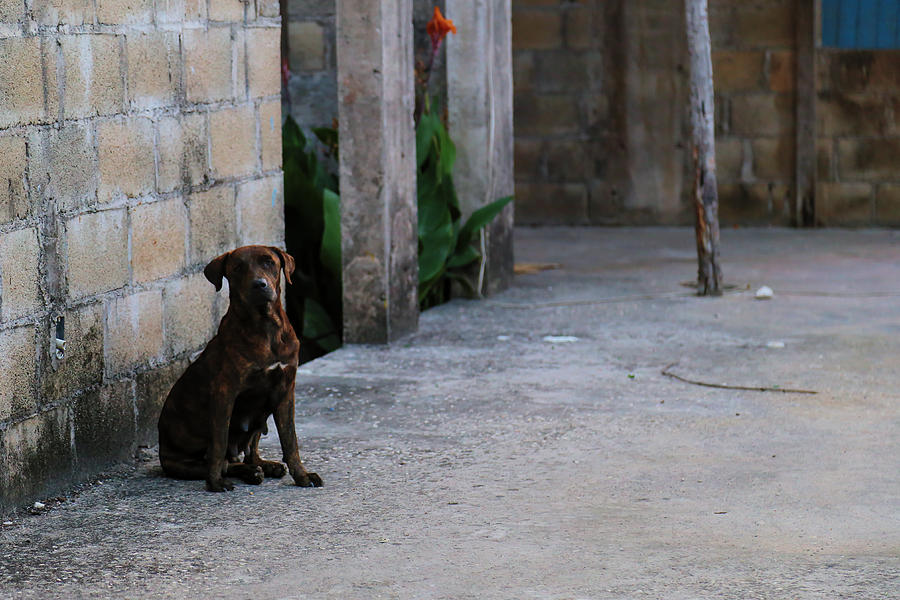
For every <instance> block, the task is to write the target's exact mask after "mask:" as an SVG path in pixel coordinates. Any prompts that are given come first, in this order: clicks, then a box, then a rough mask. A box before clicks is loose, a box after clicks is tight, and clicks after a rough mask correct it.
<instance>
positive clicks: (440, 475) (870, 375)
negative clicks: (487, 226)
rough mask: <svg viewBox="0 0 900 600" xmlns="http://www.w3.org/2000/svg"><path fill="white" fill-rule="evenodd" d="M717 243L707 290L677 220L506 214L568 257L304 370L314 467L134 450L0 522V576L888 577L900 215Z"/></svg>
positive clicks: (145, 592) (661, 592)
mask: <svg viewBox="0 0 900 600" xmlns="http://www.w3.org/2000/svg"><path fill="white" fill-rule="evenodd" d="M722 241H723V245H722V260H723V267H724V271H725V277H726V283H728V284H729V286H730V287H729V289H728V291H727V293H726V294H725V295H724V296H722V297H721V298H714V299H710V298H697V297H695V296H694V295H693V293H692V291H691V289H689V288H688V287H685V286H684V285H682V284H683V283H685V282H690V281H692V280H693V278H694V277H695V275H696V259H695V255H694V245H693V244H694V239H693V233H692V232H691V231H689V230H687V229H614V230H611V229H563V228H550V229H521V230H518V231H517V232H516V252H517V262H520V263H523V264H524V263H530V264H531V265H546V266H551V265H554V264H555V265H557V267H556V268H550V269H547V270H541V269H539V268H532V269H530V270H528V271H529V272H528V273H527V274H523V275H519V276H517V278H516V282H515V286H514V287H513V288H512V289H510V290H509V291H507V292H505V293H503V294H500V295H498V296H495V297H493V298H491V299H489V300H486V301H478V302H476V301H462V300H459V301H454V302H452V303H450V304H448V305H445V306H442V307H438V308H436V309H433V310H430V311H428V312H426V313H425V314H423V315H422V318H421V324H420V329H419V332H418V333H416V334H415V335H413V336H410V337H409V338H406V339H403V340H401V341H400V342H398V343H395V344H393V345H391V346H388V347H377V346H371V347H368V346H366V347H364V346H354V347H347V348H344V349H342V350H340V351H338V352H335V353H333V354H331V355H329V356H326V357H324V358H322V359H319V360H316V361H314V362H312V363H309V364H308V365H305V366H304V367H303V368H302V369H301V372H300V375H299V383H298V386H297V424H298V425H297V426H298V431H299V433H300V436H301V442H302V450H301V454H302V455H303V457H304V460H305V462H306V464H307V466H308V467H309V468H310V469H311V470H315V471H317V472H318V473H319V474H320V475H321V476H322V477H323V479H324V480H325V487H323V488H320V489H303V488H297V487H294V486H292V485H290V481H288V480H278V481H272V480H268V481H266V482H264V483H263V484H262V485H260V486H248V485H243V484H238V485H237V486H236V489H235V490H234V491H233V492H230V493H226V494H211V493H207V492H205V491H203V483H202V482H184V481H175V480H171V479H166V478H164V477H162V476H161V471H160V469H159V467H158V463H157V461H156V460H155V458H154V457H153V455H152V452H150V453H148V454H147V455H146V456H145V460H144V461H141V462H139V463H138V464H136V465H129V466H125V467H122V468H120V469H118V470H117V471H115V472H112V473H110V474H109V475H108V476H106V477H104V478H103V479H102V481H96V482H94V483H92V484H91V485H88V486H86V487H84V488H83V489H82V490H81V491H80V492H78V493H75V494H71V495H69V496H66V497H65V498H64V499H62V500H53V499H47V500H46V501H45V502H44V503H45V504H46V506H45V507H44V508H42V509H38V510H34V511H33V512H35V513H38V514H30V512H29V511H26V510H23V511H20V512H19V513H17V514H15V515H13V516H11V517H9V518H8V519H6V520H5V521H4V522H3V523H2V525H0V597H4V598H35V599H41V600H44V599H54V598H60V599H62V598H67V599H68V598H223V599H243V598H254V599H272V600H276V599H288V598H290V599H295V598H296V599H301V598H313V599H318V598H322V599H325V598H328V599H332V598H333V599H357V598H358V599H370V598H404V599H405V598H416V599H419V598H422V599H438V598H447V599H467V598H471V599H484V598H516V599H520V598H522V599H554V600H556V599H558V600H563V599H588V598H590V599H607V598H610V599H611V598H660V599H666V600H670V599H671V600H679V599H689V598H690V599H695V598H740V599H752V598H765V599H769V598H773V599H781V598H791V599H797V598H799V599H806V598H822V599H834V598H852V599H854V600H858V599H889V598H900V402H898V392H897V390H898V389H900V365H898V360H900V359H898V357H900V335H898V334H900V236H898V235H897V234H895V233H893V232H887V231H855V232H850V231H790V230H738V231H731V230H729V231H726V232H724V233H723V240H722ZM763 285H766V286H769V287H771V288H772V290H773V291H774V296H773V298H772V299H770V300H757V299H756V298H755V292H756V290H757V289H758V288H760V287H761V286H763ZM690 382H693V383H690ZM700 384H714V385H716V386H721V387H708V386H706V385H700ZM735 387H745V388H766V391H756V390H744V389H733V388H735ZM786 389H790V390H798V391H795V392H787V391H786ZM804 392H815V393H804ZM270 430H271V431H272V433H270V434H269V436H268V437H267V438H265V439H264V443H263V450H264V454H268V455H269V456H271V457H277V456H278V454H279V452H278V450H277V448H278V443H277V434H275V433H274V428H270ZM288 479H289V478H288ZM63 500H64V501H63Z"/></svg>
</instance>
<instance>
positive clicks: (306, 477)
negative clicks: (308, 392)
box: [274, 383, 322, 487]
mask: <svg viewBox="0 0 900 600" xmlns="http://www.w3.org/2000/svg"><path fill="white" fill-rule="evenodd" d="M274 416H275V426H276V427H277V428H278V440H279V441H280V442H281V452H282V455H283V458H282V460H284V462H286V463H287V466H288V471H290V473H291V477H293V478H294V483H296V484H297V485H299V486H300V487H322V478H321V477H319V476H318V475H316V474H315V473H310V472H308V471H307V470H306V467H304V466H303V462H302V461H301V460H300V450H299V448H298V446H297V430H296V429H294V384H293V383H291V385H290V389H289V390H288V393H287V394H285V396H284V398H282V400H281V402H279V403H278V407H277V408H276V409H275V415H274Z"/></svg>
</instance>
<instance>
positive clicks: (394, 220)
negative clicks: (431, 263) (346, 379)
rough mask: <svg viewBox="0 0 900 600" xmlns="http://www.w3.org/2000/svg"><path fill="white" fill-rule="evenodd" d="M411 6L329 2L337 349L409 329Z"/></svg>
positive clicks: (392, 1)
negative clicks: (340, 315) (339, 282)
mask: <svg viewBox="0 0 900 600" xmlns="http://www.w3.org/2000/svg"><path fill="white" fill-rule="evenodd" d="M412 36H413V32H412V0H338V3H337V63H338V121H339V127H340V143H341V149H340V183H341V249H342V255H343V285H344V293H343V298H344V342H345V343H351V344H353V343H386V342H389V341H391V340H395V339H397V338H398V337H401V336H403V335H404V334H406V333H409V332H412V331H414V330H415V329H416V327H417V325H418V318H419V310H418V297H417V291H418V278H419V277H418V238H417V234H416V229H417V221H416V179H415V169H416V164H415V156H416V148H415V133H414V131H413V103H414V101H413V58H412V57H413V49H412Z"/></svg>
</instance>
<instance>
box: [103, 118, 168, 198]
mask: <svg viewBox="0 0 900 600" xmlns="http://www.w3.org/2000/svg"><path fill="white" fill-rule="evenodd" d="M97 146H98V165H99V169H100V188H99V194H98V195H99V199H100V201H101V202H110V201H112V200H116V199H119V198H122V197H128V198H133V197H135V196H141V195H144V194H150V193H152V192H153V191H154V190H155V189H156V165H155V159H154V156H153V122H152V121H151V120H150V119H148V118H143V117H132V118H127V119H124V120H119V119H116V120H112V121H106V122H102V123H99V124H98V125H97Z"/></svg>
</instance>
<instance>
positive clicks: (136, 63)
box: [125, 31, 181, 109]
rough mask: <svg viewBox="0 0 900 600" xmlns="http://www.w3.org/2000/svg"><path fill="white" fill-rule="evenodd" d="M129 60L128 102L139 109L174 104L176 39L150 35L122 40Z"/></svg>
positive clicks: (163, 34) (177, 75)
mask: <svg viewBox="0 0 900 600" xmlns="http://www.w3.org/2000/svg"><path fill="white" fill-rule="evenodd" d="M125 47H126V53H127V57H128V101H129V102H130V103H131V104H132V106H133V107H135V108H139V109H147V108H158V107H161V106H167V105H171V104H173V103H174V102H175V90H176V88H177V85H178V82H179V78H180V73H181V65H180V61H181V58H180V54H179V52H180V51H179V48H178V35H177V34H176V33H172V32H162V31H149V32H135V33H129V34H128V35H126V36H125Z"/></svg>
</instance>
